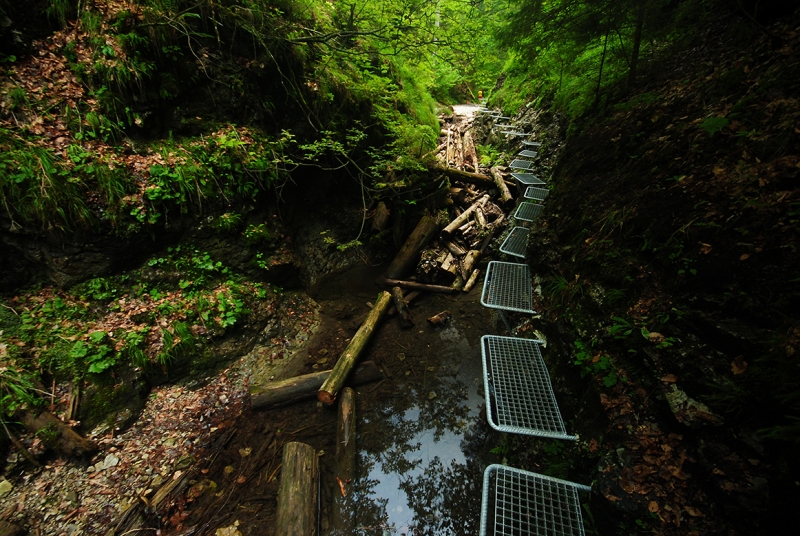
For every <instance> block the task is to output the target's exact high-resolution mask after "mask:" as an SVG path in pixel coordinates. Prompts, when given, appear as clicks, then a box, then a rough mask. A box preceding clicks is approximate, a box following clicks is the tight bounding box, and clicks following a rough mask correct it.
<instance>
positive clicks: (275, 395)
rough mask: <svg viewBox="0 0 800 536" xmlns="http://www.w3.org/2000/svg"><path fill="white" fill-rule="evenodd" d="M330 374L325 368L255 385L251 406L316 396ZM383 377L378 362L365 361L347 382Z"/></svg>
mask: <svg viewBox="0 0 800 536" xmlns="http://www.w3.org/2000/svg"><path fill="white" fill-rule="evenodd" d="M330 374H331V370H325V371H322V372H314V373H312V374H304V375H302V376H296V377H294V378H288V379H286V380H282V381H278V382H274V383H269V384H267V385H264V386H259V387H254V388H253V390H252V391H251V395H250V407H251V408H253V409H264V408H273V407H276V406H281V405H286V404H291V403H294V402H299V401H301V400H308V399H309V398H314V397H315V396H316V394H317V391H319V388H320V387H322V384H323V383H325V380H327V379H328V376H330ZM381 378H383V376H382V375H381V371H380V370H379V369H378V365H377V363H375V362H374V361H364V362H363V363H361V364H360V365H358V366H357V367H356V368H355V370H354V371H353V373H352V374H351V375H350V377H349V378H348V380H347V384H348V385H352V386H356V385H362V384H365V383H369V382H374V381H377V380H380V379H381Z"/></svg>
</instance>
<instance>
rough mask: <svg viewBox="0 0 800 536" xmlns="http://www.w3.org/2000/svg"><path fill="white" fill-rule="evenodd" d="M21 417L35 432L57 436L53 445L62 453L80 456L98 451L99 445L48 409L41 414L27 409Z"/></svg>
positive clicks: (26, 426)
mask: <svg viewBox="0 0 800 536" xmlns="http://www.w3.org/2000/svg"><path fill="white" fill-rule="evenodd" d="M19 418H20V421H21V422H22V424H24V425H25V428H27V429H28V430H30V431H31V432H33V433H34V434H36V433H38V432H42V433H46V434H47V435H53V436H54V437H56V439H55V441H54V442H53V444H52V446H53V449H54V450H55V451H56V452H58V453H60V454H64V455H65V456H68V457H76V458H80V457H82V456H91V455H92V454H94V453H95V452H97V445H95V444H94V443H92V442H91V441H89V440H88V439H86V438H85V437H82V436H81V435H79V434H78V433H77V432H76V431H75V430H73V429H72V428H70V427H69V426H67V425H66V424H64V423H63V422H62V421H61V420H60V419H59V418H58V417H56V416H55V415H53V414H52V413H50V412H48V411H43V412H41V413H40V414H39V415H34V414H33V413H30V412H27V411H26V412H24V413H22V414H21V415H20V416H19ZM51 431H52V432H55V434H51V433H50V432H51Z"/></svg>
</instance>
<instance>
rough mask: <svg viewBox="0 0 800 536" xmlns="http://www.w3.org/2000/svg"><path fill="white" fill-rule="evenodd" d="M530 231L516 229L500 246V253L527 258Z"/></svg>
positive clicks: (520, 228) (512, 230) (523, 228)
mask: <svg viewBox="0 0 800 536" xmlns="http://www.w3.org/2000/svg"><path fill="white" fill-rule="evenodd" d="M530 232H531V231H530V229H526V228H525V227H514V228H513V229H511V232H510V233H508V236H507V237H506V239H505V240H504V241H503V245H502V246H500V251H501V252H502V253H505V254H506V255H513V256H514V257H522V258H523V259H524V258H525V248H526V247H527V245H528V234H529V233H530Z"/></svg>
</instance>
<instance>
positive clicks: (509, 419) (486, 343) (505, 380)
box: [481, 335, 575, 440]
mask: <svg viewBox="0 0 800 536" xmlns="http://www.w3.org/2000/svg"><path fill="white" fill-rule="evenodd" d="M481 355H482V357H483V383H484V390H485V392H486V418H487V419H488V421H489V425H490V426H491V427H492V428H494V429H495V430H498V431H500V432H511V433H514V434H525V435H532V436H541V437H553V438H557V439H571V440H574V439H575V436H572V435H569V434H567V430H566V429H565V428H564V421H563V420H562V419H561V412H560V411H559V410H558V404H557V403H556V397H555V395H554V394H553V387H552V385H551V384H550V374H549V373H548V372H547V367H546V366H545V364H544V360H543V359H542V354H541V352H540V350H539V341H535V340H532V339H520V338H517V337H500V336H497V335H484V336H483V337H481Z"/></svg>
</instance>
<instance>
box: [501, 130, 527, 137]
mask: <svg viewBox="0 0 800 536" xmlns="http://www.w3.org/2000/svg"><path fill="white" fill-rule="evenodd" d="M503 134H505V135H506V136H527V135H528V133H527V132H517V131H515V130H509V131H507V132H503Z"/></svg>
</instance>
